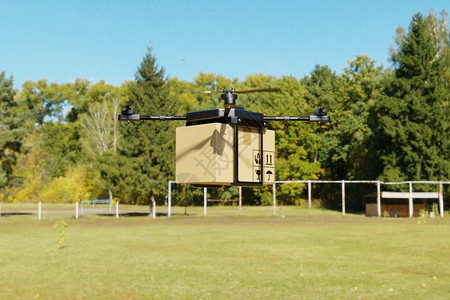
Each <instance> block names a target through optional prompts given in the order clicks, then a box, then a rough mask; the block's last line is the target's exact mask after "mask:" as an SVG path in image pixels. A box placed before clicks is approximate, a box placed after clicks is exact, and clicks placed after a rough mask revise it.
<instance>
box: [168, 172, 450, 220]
mask: <svg viewBox="0 0 450 300" xmlns="http://www.w3.org/2000/svg"><path fill="white" fill-rule="evenodd" d="M291 183H303V184H307V185H308V208H309V214H310V215H311V205H312V185H313V184H340V185H341V195H342V215H343V216H345V187H346V185H347V184H362V183H364V184H376V186H377V193H376V195H377V213H378V217H381V199H382V198H397V199H408V200H409V201H408V206H409V217H410V218H412V216H413V212H414V210H413V199H414V198H420V199H424V198H427V199H432V198H437V199H439V200H438V202H439V214H440V216H441V217H442V218H443V217H444V187H443V185H444V184H450V181H402V182H382V181H379V180H289V181H275V183H274V184H273V185H272V195H273V196H272V197H273V214H274V215H276V214H277V196H276V185H277V184H291ZM174 184H175V180H169V181H168V197H167V201H168V203H167V216H168V217H169V218H170V217H171V215H172V186H173V185H174ZM402 184H408V185H409V192H407V193H395V192H387V191H381V185H402ZM413 184H433V185H438V186H439V192H430V193H424V192H413ZM203 197H204V201H203V206H204V208H203V214H204V215H205V216H206V215H207V202H208V201H207V197H208V189H207V188H206V187H204V188H203ZM241 211H242V188H239V212H241Z"/></svg>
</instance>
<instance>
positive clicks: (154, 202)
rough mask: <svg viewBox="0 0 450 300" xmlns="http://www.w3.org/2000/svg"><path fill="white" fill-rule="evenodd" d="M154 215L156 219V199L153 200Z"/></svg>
mask: <svg viewBox="0 0 450 300" xmlns="http://www.w3.org/2000/svg"><path fill="white" fill-rule="evenodd" d="M152 217H153V219H156V201H152Z"/></svg>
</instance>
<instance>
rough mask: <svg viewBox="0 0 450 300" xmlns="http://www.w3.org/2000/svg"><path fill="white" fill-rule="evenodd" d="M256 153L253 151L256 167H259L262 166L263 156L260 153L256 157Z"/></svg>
mask: <svg viewBox="0 0 450 300" xmlns="http://www.w3.org/2000/svg"><path fill="white" fill-rule="evenodd" d="M254 152H255V151H253V156H254V157H255V165H259V164H261V154H260V153H259V151H258V152H256V155H255V153H254Z"/></svg>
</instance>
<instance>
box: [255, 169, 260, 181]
mask: <svg viewBox="0 0 450 300" xmlns="http://www.w3.org/2000/svg"><path fill="white" fill-rule="evenodd" d="M255 171H256V176H257V177H258V179H257V180H258V181H260V180H261V178H260V175H261V171H260V170H255Z"/></svg>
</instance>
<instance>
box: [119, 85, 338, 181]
mask: <svg viewBox="0 0 450 300" xmlns="http://www.w3.org/2000/svg"><path fill="white" fill-rule="evenodd" d="M276 91H278V89H257V90H245V91H236V90H235V89H234V88H232V89H230V90H227V89H223V91H222V95H221V99H222V100H223V103H224V107H223V108H217V109H210V110H203V111H196V112H189V113H187V114H186V116H164V115H162V116H149V115H147V116H146V115H140V114H137V113H136V112H135V111H134V110H132V109H131V106H129V105H128V106H126V107H125V109H124V110H123V111H122V112H121V114H120V115H119V120H120V121H128V122H131V121H143V120H154V121H175V120H185V121H186V126H183V127H177V128H176V178H175V182H176V183H181V184H191V185H194V186H261V185H263V184H273V183H274V182H275V131H273V130H269V129H267V122H268V121H305V122H325V123H328V122H330V117H329V116H327V113H326V112H325V111H324V110H323V108H322V107H319V108H317V109H316V110H315V111H314V112H313V114H312V115H310V116H306V117H296V116H264V114H262V113H259V112H253V111H247V110H245V109H244V108H243V107H239V106H236V100H237V94H247V93H253V92H276Z"/></svg>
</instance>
